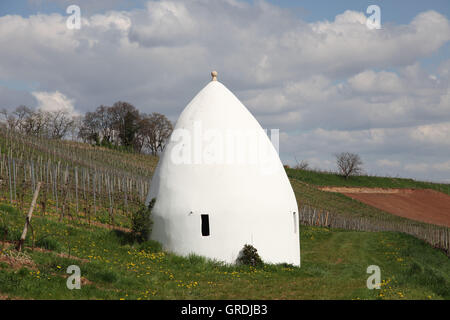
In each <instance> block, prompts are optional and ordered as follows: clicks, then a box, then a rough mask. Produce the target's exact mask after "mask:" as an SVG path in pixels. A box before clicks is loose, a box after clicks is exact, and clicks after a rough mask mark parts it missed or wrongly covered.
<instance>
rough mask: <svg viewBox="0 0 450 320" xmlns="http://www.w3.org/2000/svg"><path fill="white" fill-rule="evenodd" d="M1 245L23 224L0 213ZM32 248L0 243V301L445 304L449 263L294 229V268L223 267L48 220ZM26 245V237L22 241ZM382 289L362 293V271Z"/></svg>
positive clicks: (396, 240) (38, 226)
mask: <svg viewBox="0 0 450 320" xmlns="http://www.w3.org/2000/svg"><path fill="white" fill-rule="evenodd" d="M0 214H1V216H2V218H3V221H5V220H6V221H8V228H9V232H8V239H9V240H12V239H15V238H16V237H17V236H18V235H19V234H20V231H21V229H22V227H23V222H24V218H23V215H22V214H21V213H20V212H17V210H15V209H13V208H11V207H9V206H5V205H2V206H0ZM33 228H34V231H35V234H36V238H35V241H36V245H37V246H38V247H36V248H34V250H32V249H31V248H30V247H28V248H27V249H26V250H25V252H24V253H21V254H17V253H15V252H14V250H13V249H12V248H11V247H12V244H10V243H8V242H7V243H3V245H2V246H0V248H1V255H0V297H4V298H6V297H8V298H32V299H450V261H449V259H448V258H447V257H446V256H445V254H443V253H442V252H440V251H437V250H434V249H433V248H431V247H430V246H428V245H426V244H425V243H423V242H422V241H420V240H417V239H415V238H413V237H411V236H407V235H402V234H398V233H390V232H373V233H370V232H352V231H343V230H330V229H326V228H316V227H302V228H301V250H302V266H301V268H296V267H292V266H289V265H265V266H264V267H260V268H252V267H246V266H227V265H224V264H221V263H218V262H213V261H210V260H206V259H204V258H202V257H198V256H190V257H187V258H183V257H179V256H177V255H173V254H170V253H167V252H162V251H160V249H159V246H158V245H157V244H155V243H154V242H144V243H142V244H138V243H133V242H132V241H130V238H129V237H128V236H127V233H126V232H124V231H117V230H111V229H109V228H103V227H100V226H88V225H87V224H86V223H83V222H79V221H76V220H72V221H69V220H65V221H62V222H58V221H57V220H56V219H54V218H52V217H51V216H46V217H42V216H39V217H36V218H35V219H34V222H33ZM27 245H28V246H31V239H28V240H27ZM372 264H375V265H378V266H379V267H380V268H381V278H382V287H381V288H382V289H381V290H368V289H367V288H366V280H367V277H368V276H369V274H367V273H366V268H367V267H368V266H369V265H372ZM69 265H78V266H80V268H81V276H82V289H81V290H68V289H67V287H66V277H67V274H66V269H67V267H68V266H69Z"/></svg>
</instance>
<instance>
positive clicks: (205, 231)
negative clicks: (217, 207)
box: [201, 214, 209, 237]
mask: <svg viewBox="0 0 450 320" xmlns="http://www.w3.org/2000/svg"><path fill="white" fill-rule="evenodd" d="M201 217H202V236H204V237H207V236H209V215H208V214H202V215H201Z"/></svg>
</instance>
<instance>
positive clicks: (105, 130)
mask: <svg viewBox="0 0 450 320" xmlns="http://www.w3.org/2000/svg"><path fill="white" fill-rule="evenodd" d="M0 115H1V116H2V117H3V119H2V120H3V121H2V125H3V126H5V127H6V128H7V129H9V130H14V131H18V132H20V133H22V134H25V135H28V136H37V137H46V138H51V139H64V138H70V137H71V138H72V139H78V140H81V141H83V142H85V143H90V144H94V145H99V146H105V147H122V148H124V149H126V150H130V151H131V150H133V151H135V152H139V153H151V154H153V155H156V154H157V153H158V152H161V151H163V150H164V147H165V145H166V143H167V141H168V139H169V137H170V134H171V133H172V131H173V125H172V123H171V122H170V121H169V119H167V117H166V116H165V115H163V114H160V113H157V112H153V113H151V114H146V113H141V112H139V110H138V109H136V108H135V107H134V106H133V105H132V104H130V103H128V102H123V101H118V102H116V103H114V104H113V105H112V106H104V105H101V106H99V107H97V109H96V110H95V111H92V112H86V113H85V114H84V115H82V116H79V115H72V114H71V113H69V112H68V111H65V110H58V111H53V112H50V111H43V110H41V109H37V110H34V109H31V108H28V107H26V106H23V105H21V106H19V107H17V108H16V109H15V110H14V111H12V112H9V111H7V110H6V109H3V110H1V111H0Z"/></svg>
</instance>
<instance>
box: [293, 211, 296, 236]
mask: <svg viewBox="0 0 450 320" xmlns="http://www.w3.org/2000/svg"><path fill="white" fill-rule="evenodd" d="M293 216H294V233H297V212H293Z"/></svg>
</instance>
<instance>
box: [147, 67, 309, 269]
mask: <svg viewBox="0 0 450 320" xmlns="http://www.w3.org/2000/svg"><path fill="white" fill-rule="evenodd" d="M211 74H212V76H213V81H211V82H210V83H209V84H208V85H206V86H205V87H204V88H203V89H202V90H201V91H200V92H199V93H198V94H197V95H196V96H195V97H194V99H193V100H192V101H191V102H190V103H189V104H188V105H187V106H186V108H185V109H184V110H183V112H182V113H181V115H180V117H179V119H178V121H177V123H176V125H175V128H174V131H173V133H172V136H171V138H170V140H169V142H168V144H167V146H166V148H165V150H164V152H163V154H162V155H161V158H160V160H159V163H158V166H157V168H156V171H155V173H154V176H153V178H152V181H151V184H150V191H149V194H148V196H147V203H149V202H150V200H151V199H155V203H154V207H153V210H152V219H153V221H154V224H153V231H152V234H151V238H152V239H153V240H156V241H159V242H160V243H161V244H162V245H163V248H164V249H165V250H168V251H171V252H174V253H177V254H180V255H189V254H191V253H194V254H197V255H201V256H205V257H208V258H211V259H216V260H219V261H224V262H227V263H235V262H236V259H237V258H238V256H239V253H240V251H241V250H242V248H243V247H244V245H245V244H251V245H253V246H254V247H255V248H256V249H257V250H258V253H259V255H260V256H261V258H262V259H263V261H264V262H266V263H289V264H293V265H297V266H299V265H300V235H299V225H298V224H299V219H298V208H297V201H296V199H295V195H294V192H293V190H292V187H291V185H290V182H289V179H288V178H287V175H286V173H285V170H284V168H283V165H282V163H281V161H280V158H279V156H278V153H277V150H276V149H275V147H274V146H273V144H272V143H271V141H270V140H269V138H268V136H267V134H266V132H265V131H264V130H263V129H262V127H261V126H260V125H259V123H258V121H257V120H256V119H255V118H254V117H253V116H252V114H251V113H250V112H249V111H248V110H247V108H246V107H245V106H244V105H243V104H242V103H241V102H240V101H239V100H238V99H237V98H236V96H235V95H234V94H233V93H232V92H231V91H229V90H228V89H227V88H226V87H225V86H224V85H223V84H222V83H220V82H219V81H217V73H216V72H212V73H211Z"/></svg>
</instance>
